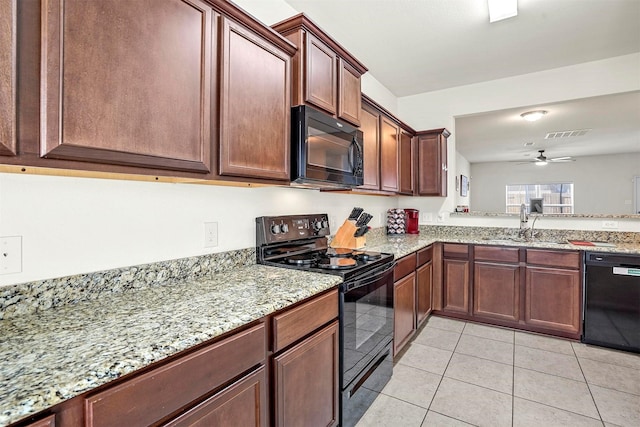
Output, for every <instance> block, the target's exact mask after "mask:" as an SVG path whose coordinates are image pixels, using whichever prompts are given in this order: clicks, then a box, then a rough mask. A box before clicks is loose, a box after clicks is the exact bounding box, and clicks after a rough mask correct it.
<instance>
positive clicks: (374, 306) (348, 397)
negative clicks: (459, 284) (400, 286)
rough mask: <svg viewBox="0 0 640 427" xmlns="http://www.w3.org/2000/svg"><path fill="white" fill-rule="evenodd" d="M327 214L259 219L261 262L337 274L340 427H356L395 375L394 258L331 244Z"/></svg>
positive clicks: (258, 238)
mask: <svg viewBox="0 0 640 427" xmlns="http://www.w3.org/2000/svg"><path fill="white" fill-rule="evenodd" d="M329 233H330V231H329V220H328V217H327V214H312V215H290V216H274V217H260V218H256V258H257V262H258V263H259V264H264V265H270V266H274V267H283V268H291V269H296V270H304V271H312V272H316V273H325V274H335V275H339V276H340V277H342V280H343V282H342V283H341V284H340V291H339V324H340V362H339V364H340V394H341V399H340V425H341V426H342V427H352V426H355V424H356V423H357V422H358V420H359V419H360V417H361V416H362V415H363V414H364V412H365V411H366V410H367V408H368V407H369V405H371V403H372V402H373V401H374V400H375V398H376V397H377V396H378V394H379V393H380V391H381V390H382V388H383V387H384V385H385V384H386V383H387V382H388V381H389V379H390V378H391V375H392V373H393V360H392V358H393V354H392V353H393V352H392V347H393V346H392V340H393V319H394V314H393V268H394V265H395V263H394V256H393V254H386V253H380V252H373V251H366V250H357V249H355V250H354V249H346V248H332V247H329V246H328V244H327V243H328V240H327V236H329Z"/></svg>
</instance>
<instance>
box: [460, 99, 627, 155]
mask: <svg viewBox="0 0 640 427" xmlns="http://www.w3.org/2000/svg"><path fill="white" fill-rule="evenodd" d="M535 109H536V110H538V109H542V110H546V111H548V113H547V114H546V115H545V116H543V117H542V118H541V119H540V120H538V121H536V122H527V121H525V120H523V119H522V118H521V117H520V114H521V113H524V112H525V111H528V110H530V109H528V108H513V109H508V110H502V111H495V112H490V113H483V114H474V115H472V116H468V117H458V118H456V149H457V150H458V151H459V152H460V153H461V154H462V155H463V156H464V157H465V158H466V159H467V160H468V161H469V162H470V163H482V162H498V161H507V160H522V161H528V160H530V159H532V158H533V157H535V156H537V155H538V150H545V153H544V155H545V156H547V157H564V156H573V157H580V156H595V155H602V154H620V153H631V152H640V91H639V92H629V93H623V94H615V95H605V96H598V97H594V98H583V99H578V100H573V101H566V102H560V103H555V104H543V105H536V107H535ZM583 129H590V130H589V131H588V132H587V133H586V134H584V135H583V136H570V137H566V138H554V139H545V136H546V135H547V133H550V132H561V131H570V130H583ZM531 142H533V143H534V145H533V146H529V147H525V146H524V144H525V143H531Z"/></svg>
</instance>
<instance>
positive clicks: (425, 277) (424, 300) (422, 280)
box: [416, 261, 433, 328]
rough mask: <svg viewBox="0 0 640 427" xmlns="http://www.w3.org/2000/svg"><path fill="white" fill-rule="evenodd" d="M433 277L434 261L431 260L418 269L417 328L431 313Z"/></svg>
mask: <svg viewBox="0 0 640 427" xmlns="http://www.w3.org/2000/svg"><path fill="white" fill-rule="evenodd" d="M432 278H433V263H432V262H431V261H429V262H427V263H426V264H424V265H423V266H421V267H420V268H418V269H417V270H416V328H418V327H420V325H421V324H422V323H423V322H424V321H425V320H426V319H427V316H428V315H429V313H431V283H432Z"/></svg>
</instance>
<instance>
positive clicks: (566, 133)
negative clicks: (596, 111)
mask: <svg viewBox="0 0 640 427" xmlns="http://www.w3.org/2000/svg"><path fill="white" fill-rule="evenodd" d="M590 130H591V129H579V130H563V131H559V132H549V133H548V134H547V136H545V137H544V139H559V138H570V137H572V136H582V135H584V134H586V133H587V132H589V131H590Z"/></svg>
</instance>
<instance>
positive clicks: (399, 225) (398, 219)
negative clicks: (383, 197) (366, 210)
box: [387, 209, 407, 234]
mask: <svg viewBox="0 0 640 427" xmlns="http://www.w3.org/2000/svg"><path fill="white" fill-rule="evenodd" d="M406 230H407V214H406V213H405V211H404V209H389V210H387V234H404V233H406Z"/></svg>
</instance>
